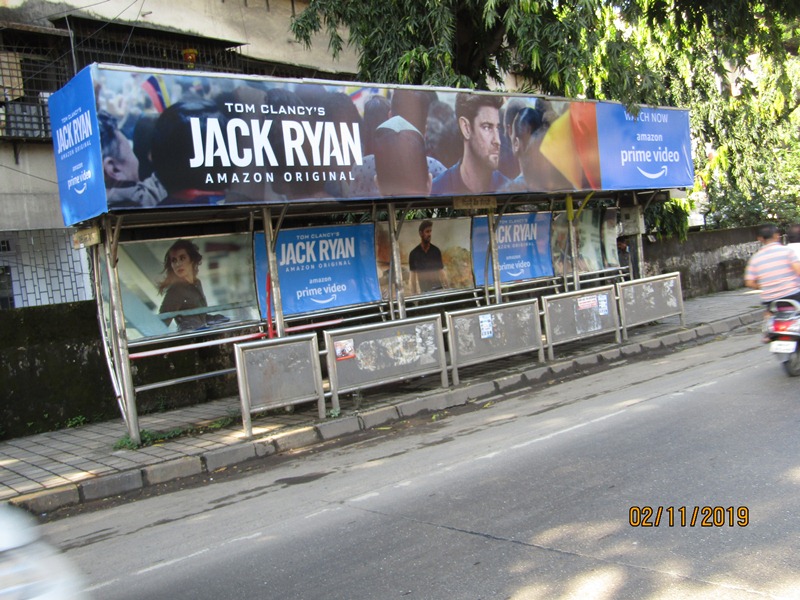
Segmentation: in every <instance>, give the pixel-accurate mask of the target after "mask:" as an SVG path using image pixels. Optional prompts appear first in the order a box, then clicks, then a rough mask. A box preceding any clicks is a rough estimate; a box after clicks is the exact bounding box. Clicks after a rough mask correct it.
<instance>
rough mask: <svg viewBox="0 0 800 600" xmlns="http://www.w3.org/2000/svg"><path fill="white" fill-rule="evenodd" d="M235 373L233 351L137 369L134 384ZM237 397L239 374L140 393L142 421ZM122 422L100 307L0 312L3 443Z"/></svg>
mask: <svg viewBox="0 0 800 600" xmlns="http://www.w3.org/2000/svg"><path fill="white" fill-rule="evenodd" d="M234 366H235V363H234V359H233V350H232V347H231V346H230V345H227V346H220V347H210V348H200V349H197V350H193V351H188V352H179V353H175V354H170V355H168V356H167V357H164V356H161V357H153V358H148V359H143V360H141V361H137V362H136V363H135V364H134V367H133V372H134V384H135V385H138V384H139V383H141V382H146V383H152V382H155V381H165V380H168V379H173V378H175V377H180V376H183V375H190V374H194V373H203V372H210V371H215V370H219V369H226V368H232V367H234ZM236 393H237V382H236V376H235V375H233V374H232V375H224V376H220V377H210V378H207V379H203V380H200V381H193V382H189V383H182V384H180V385H174V386H169V387H165V388H159V389H154V390H150V391H146V392H142V393H139V394H137V397H136V403H137V408H138V410H139V412H140V414H145V413H148V412H156V411H159V410H164V409H169V408H176V407H180V406H190V405H192V404H197V403H199V402H204V401H206V400H212V399H215V398H223V397H226V396H232V395H235V394H236ZM119 417H120V412H119V408H118V406H117V402H116V399H115V395H114V388H113V386H112V384H111V377H110V375H109V370H108V365H107V363H106V359H105V356H104V352H103V345H102V342H101V340H100V329H99V325H98V321H97V306H96V304H95V302H94V301H93V300H92V301H88V302H74V303H70V304H53V305H49V306H35V307H30V308H20V309H12V310H0V440H1V439H9V438H14V437H21V436H25V435H30V434H34V433H40V432H43V431H52V430H54V429H60V428H64V427H69V426H72V425H80V424H82V423H84V422H91V421H102V420H108V419H116V418H119Z"/></svg>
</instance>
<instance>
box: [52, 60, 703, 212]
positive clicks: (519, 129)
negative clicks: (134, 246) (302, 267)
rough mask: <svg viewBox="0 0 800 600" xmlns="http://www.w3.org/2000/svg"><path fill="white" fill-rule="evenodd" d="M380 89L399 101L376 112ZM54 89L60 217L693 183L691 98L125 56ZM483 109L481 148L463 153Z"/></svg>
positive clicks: (383, 94)
mask: <svg viewBox="0 0 800 600" xmlns="http://www.w3.org/2000/svg"><path fill="white" fill-rule="evenodd" d="M374 97H381V99H382V100H383V102H384V103H386V102H388V103H389V104H390V106H391V107H392V108H391V112H390V113H388V114H391V115H392V116H391V117H390V118H386V120H385V121H382V122H378V123H377V124H374V125H370V124H369V123H371V122H372V118H373V115H371V114H370V115H368V114H367V113H366V111H367V108H366V107H367V105H368V104H369V100H370V99H371V98H374ZM49 104H50V111H51V115H52V122H53V133H54V135H53V144H54V149H55V154H56V164H57V173H58V183H59V191H60V195H61V204H62V213H63V215H64V222H65V224H66V225H74V224H77V223H79V222H81V221H86V220H90V219H92V218H94V217H96V216H98V215H101V214H103V213H106V212H123V211H131V210H161V209H170V208H188V207H209V206H248V205H264V204H285V203H300V202H314V203H319V202H341V201H347V200H370V201H379V200H382V199H386V198H404V197H405V198H420V197H427V198H432V197H453V196H480V195H505V194H525V193H552V192H557V193H571V192H578V191H591V190H639V189H663V188H671V187H689V186H691V185H693V183H694V170H693V166H692V158H691V144H690V130H689V113H688V111H686V110H680V109H672V108H650V107H642V108H641V110H640V112H639V114H638V115H637V117H636V118H634V117H632V116H631V115H630V114H629V113H628V112H627V111H626V109H625V107H624V106H622V105H621V104H615V103H610V102H596V101H587V100H564V99H553V98H547V97H540V96H531V95H522V94H500V93H494V92H478V91H469V90H455V89H454V90H442V89H436V90H434V89H429V88H422V87H416V88H415V87H411V86H405V87H402V86H394V87H380V86H375V85H368V86H364V85H352V84H348V83H335V82H312V81H307V80H304V81H295V80H280V79H275V78H270V77H260V76H246V75H228V74H219V73H203V72H199V71H196V72H192V73H187V72H186V71H166V70H148V69H139V68H135V67H128V66H122V65H91V66H89V67H87V68H85V69H84V70H83V71H81V72H80V73H79V74H78V75H77V76H76V77H75V78H74V79H73V80H72V81H70V82H69V83H68V84H67V85H66V86H65V87H64V88H63V89H61V90H59V91H58V92H56V93H54V94H53V95H52V96H51V97H50V100H49ZM372 104H375V103H372ZM441 104H445V105H447V106H448V107H449V110H447V111H436V110H433V109H432V107H435V106H441ZM478 109H480V111H479V110H478ZM477 112H480V113H481V114H482V115H483V116H482V117H481V118H482V119H483V124H484V125H486V126H487V127H486V130H485V131H486V132H487V136H488V137H487V140H486V145H487V151H486V156H485V157H483V159H481V160H475V159H474V157H471V155H470V154H469V153H468V154H466V155H465V153H464V152H465V148H468V147H469V143H470V133H469V132H470V131H471V130H473V129H477V126H478V125H477V123H474V122H473V123H472V124H470V123H469V121H470V119H474V118H476V117H475V116H474V115H475V114H476V113H477ZM501 115H502V119H503V124H501ZM384 116H386V115H384ZM504 124H509V127H508V128H504V127H503V125H504ZM442 131H453V132H458V134H457V135H453V136H442V135H441V132H442ZM501 131H505V132H506V133H507V134H508V135H501ZM437 132H439V133H438V134H437ZM501 156H502V157H503V159H502V160H501Z"/></svg>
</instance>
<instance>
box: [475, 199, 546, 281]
mask: <svg viewBox="0 0 800 600" xmlns="http://www.w3.org/2000/svg"><path fill="white" fill-rule="evenodd" d="M550 219H551V213H549V212H540V213H520V214H513V215H503V216H502V217H501V218H500V223H499V225H498V227H497V234H496V239H497V253H498V258H499V262H500V282H501V283H509V282H512V281H521V280H524V279H537V278H539V277H552V276H553V261H552V258H551V256H550ZM488 251H489V228H488V222H487V218H486V217H474V218H473V219H472V261H473V265H472V266H473V270H474V275H475V285H477V286H479V287H480V286H482V285H484V283H485V281H486V278H485V277H484V273H485V272H486V268H487V264H488V265H489V266H488V280H489V284H490V285H491V284H493V283H494V274H493V272H492V268H491V263H487V261H486V255H487V253H488Z"/></svg>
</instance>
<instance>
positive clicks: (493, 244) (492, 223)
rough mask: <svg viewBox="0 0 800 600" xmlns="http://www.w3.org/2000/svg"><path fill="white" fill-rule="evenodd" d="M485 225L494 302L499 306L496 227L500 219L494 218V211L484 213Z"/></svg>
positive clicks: (500, 298)
mask: <svg viewBox="0 0 800 600" xmlns="http://www.w3.org/2000/svg"><path fill="white" fill-rule="evenodd" d="M486 218H487V225H489V253H490V255H491V257H492V277H493V279H494V302H495V304H501V303H502V302H503V295H502V293H501V289H500V255H499V253H498V250H497V226H498V225H499V224H500V219H499V218H497V219H496V220H495V218H494V211H493V210H492V209H491V208H490V209H489V210H488V211H486Z"/></svg>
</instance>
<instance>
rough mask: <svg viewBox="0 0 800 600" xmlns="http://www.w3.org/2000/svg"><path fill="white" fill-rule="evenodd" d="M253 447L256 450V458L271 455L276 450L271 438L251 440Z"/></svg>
mask: <svg viewBox="0 0 800 600" xmlns="http://www.w3.org/2000/svg"><path fill="white" fill-rule="evenodd" d="M253 449H254V450H255V451H256V457H257V458H264V457H265V456H272V455H273V454H275V453H276V452H277V449H276V448H275V444H273V443H272V441H271V440H258V441H256V442H253Z"/></svg>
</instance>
